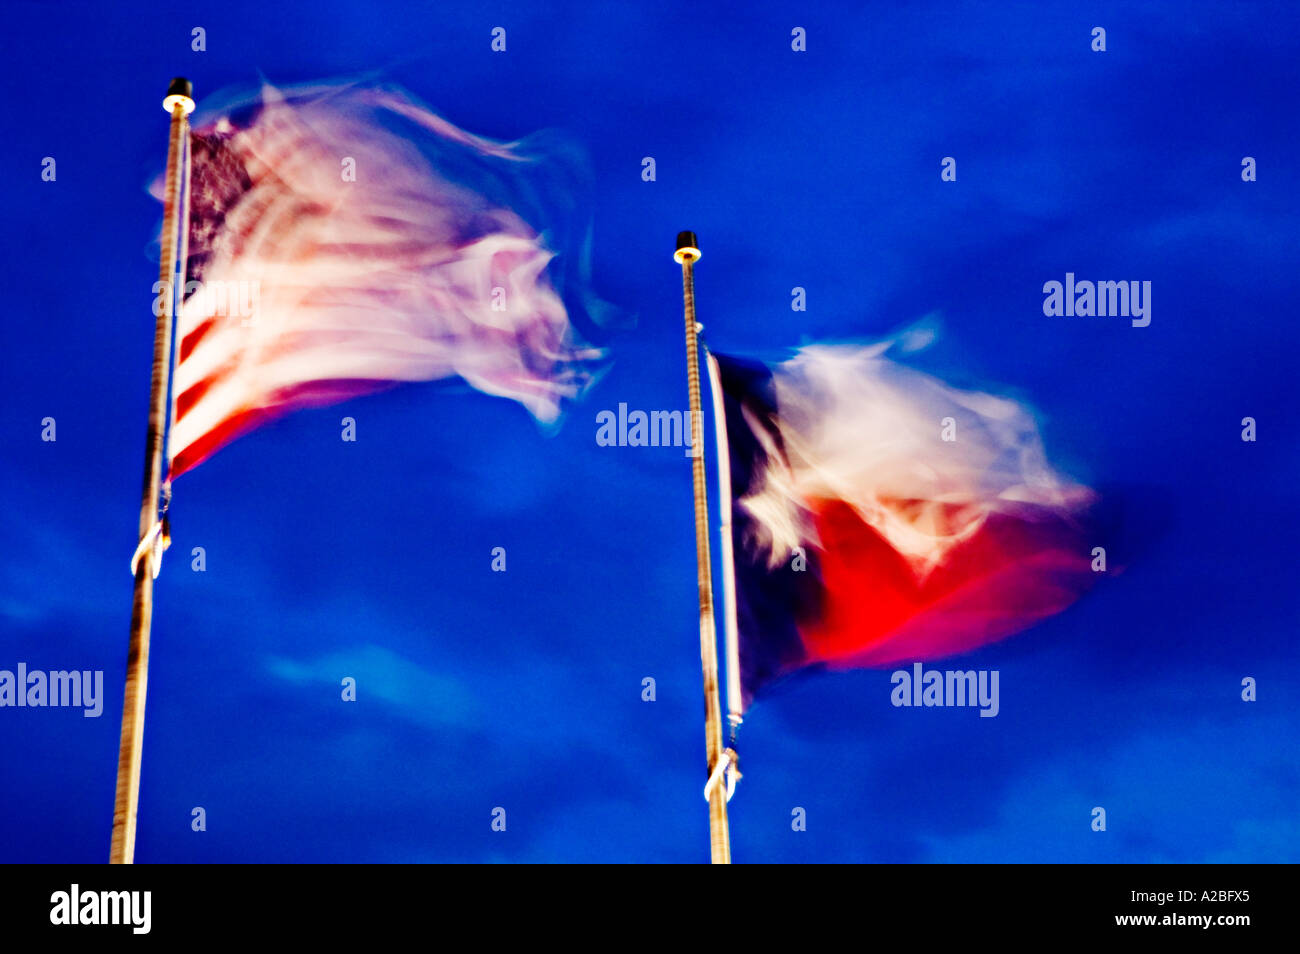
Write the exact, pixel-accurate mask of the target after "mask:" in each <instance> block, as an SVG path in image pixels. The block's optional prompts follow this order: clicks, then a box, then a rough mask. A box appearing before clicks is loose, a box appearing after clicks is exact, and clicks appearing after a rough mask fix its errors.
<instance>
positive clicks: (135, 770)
mask: <svg viewBox="0 0 1300 954" xmlns="http://www.w3.org/2000/svg"><path fill="white" fill-rule="evenodd" d="M193 95H194V93H193V89H192V87H191V86H190V82H189V80H186V79H181V78H179V77H178V78H176V79H173V80H172V82H171V85H170V86H169V87H168V89H167V96H166V98H164V99H163V109H165V110H167V111H168V112H169V113H170V114H171V133H170V138H169V141H168V146H167V177H166V192H165V194H164V196H163V230H162V250H161V252H162V254H161V260H160V261H159V263H158V280H159V281H160V282H162V283H163V293H164V296H165V297H164V298H163V307H162V308H161V309H159V314H158V316H157V317H158V320H157V323H156V324H155V326H154V338H153V376H152V378H151V380H150V390H149V428H148V432H147V436H146V439H145V454H144V487H143V490H142V492H141V496H140V526H139V530H140V533H139V539H140V548H139V549H137V551H136V560H135V567H134V569H135V595H134V598H133V600H132V604H131V643H130V648H129V650H128V651H127V656H126V688H125V690H124V692H123V699H122V738H121V743H120V745H119V748H118V754H117V793H116V796H115V799H114V802H113V844H112V848H111V849H110V852H109V862H110V863H111V864H131V863H132V861H133V860H134V858H135V828H136V808H137V805H138V803H139V799H140V758H141V754H142V752H143V746H144V701H145V690H146V687H147V683H148V678H149V624H150V622H151V621H152V619H153V580H154V576H155V570H156V565H155V563H156V559H157V557H156V555H155V554H156V553H157V550H158V545H157V544H155V543H151V542H149V541H151V540H153V539H154V537H155V534H156V533H157V532H158V528H157V526H156V525H157V522H158V491H159V484H160V482H161V479H162V451H163V431H164V422H165V421H166V417H167V414H166V412H167V408H166V404H167V379H168V377H169V374H170V370H171V369H170V361H171V336H172V309H173V301H174V300H175V292H176V288H175V278H176V241H177V227H176V222H177V216H178V214H179V212H180V204H181V203H180V194H181V186H182V184H183V180H184V178H186V177H187V176H188V169H182V168H181V166H182V158H184V159H185V160H186V162H185V163H184V164H185V165H188V156H189V152H188V149H187V148H186V146H187V143H186V141H185V140H186V136H187V133H188V131H189V120H188V118H187V117H188V116H189V114H190V113H191V112H193V110H194V99H193Z"/></svg>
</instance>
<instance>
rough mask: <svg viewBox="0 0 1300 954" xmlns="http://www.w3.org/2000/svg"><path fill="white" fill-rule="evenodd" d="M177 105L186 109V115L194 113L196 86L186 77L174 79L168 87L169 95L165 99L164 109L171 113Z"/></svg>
mask: <svg viewBox="0 0 1300 954" xmlns="http://www.w3.org/2000/svg"><path fill="white" fill-rule="evenodd" d="M177 103H180V104H181V105H182V106H184V107H185V115H187V116H188V115H189V114H190V113H192V112H194V84H193V83H191V82H190V81H189V80H187V79H186V78H185V77H184V76H177V77H174V78H173V79H172V81H171V84H170V85H169V86H168V87H167V95H166V96H165V97H163V109H165V110H167V112H169V113H170V112H171V111H172V110H173V109H175V107H176V104H177Z"/></svg>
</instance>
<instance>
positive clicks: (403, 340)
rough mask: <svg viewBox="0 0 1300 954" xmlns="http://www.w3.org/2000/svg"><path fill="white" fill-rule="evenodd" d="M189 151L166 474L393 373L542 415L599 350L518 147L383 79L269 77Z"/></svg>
mask: <svg viewBox="0 0 1300 954" xmlns="http://www.w3.org/2000/svg"><path fill="white" fill-rule="evenodd" d="M190 155H191V173H190V180H189V194H190V206H189V207H190V222H189V234H188V257H187V261H186V284H185V289H184V292H183V304H182V307H181V309H180V313H179V315H178V317H177V325H176V335H177V355H176V368H175V372H174V378H173V388H172V393H173V411H172V413H173V422H172V427H171V430H170V434H169V438H168V459H169V469H170V476H172V477H175V476H178V475H179V474H181V473H184V472H185V471H186V470H189V469H190V468H192V467H194V466H195V465H197V464H199V463H200V462H202V461H203V460H205V459H206V458H207V457H209V456H210V455H211V454H213V453H214V452H215V451H216V450H218V449H219V448H220V447H222V446H223V445H225V444H226V443H228V442H229V441H231V440H233V439H234V438H235V437H237V436H239V435H240V434H242V433H245V432H247V431H249V430H251V429H253V428H255V427H257V426H258V425H259V424H261V423H263V422H265V421H267V420H269V419H271V418H273V417H277V416H280V415H282V414H285V413H287V412H289V411H292V410H294V409H296V408H299V407H304V406H312V405H321V404H327V403H332V402H335V401H339V400H342V399H344V398H347V397H351V396H354V395H358V394H363V393H366V392H370V391H374V390H377V389H380V388H385V387H388V386H391V385H392V384H394V383H396V382H402V381H431V380H435V379H440V378H449V377H455V376H458V377H460V378H462V379H463V380H464V381H466V382H467V383H468V384H470V385H471V386H473V387H475V388H477V389H479V390H480V391H484V392H486V393H489V394H493V395H500V396H502V397H507V398H512V399H514V400H516V401H518V402H520V403H521V404H522V405H524V407H526V408H527V409H528V410H529V411H530V412H531V413H532V414H533V415H534V416H535V417H536V418H537V419H538V420H540V421H544V422H549V421H552V420H554V419H555V418H556V417H557V416H558V414H559V412H560V405H561V401H562V399H564V398H566V397H573V396H575V395H576V394H577V393H578V392H579V391H580V389H581V387H582V386H583V384H584V382H585V380H586V379H587V377H588V374H587V371H588V368H589V364H590V362H591V361H592V360H593V359H595V358H597V357H598V352H597V351H596V350H594V349H592V348H589V347H586V346H584V345H583V344H582V343H581V342H580V340H579V336H578V335H577V333H576V332H575V330H574V327H573V324H572V322H571V321H570V318H569V315H568V313H567V311H566V307H565V302H564V300H563V299H562V297H561V295H560V294H559V293H558V292H557V290H556V288H555V287H554V286H553V285H552V283H551V281H550V279H549V278H548V273H549V271H550V268H549V266H550V263H551V260H552V258H553V256H554V254H555V252H554V251H553V250H551V249H550V248H548V247H547V244H546V243H545V241H544V240H543V233H539V231H538V230H537V229H536V228H534V227H533V225H530V224H529V223H527V222H525V221H524V219H523V218H522V217H521V216H520V215H519V214H518V213H517V212H516V211H512V208H511V207H510V205H509V195H508V193H509V189H506V188H503V184H509V183H510V182H512V181H514V179H515V178H516V177H518V176H527V175H529V174H531V173H532V172H535V171H536V169H535V166H536V165H537V164H538V159H537V158H536V156H535V155H534V154H533V153H531V152H529V151H528V150H526V149H524V148H520V147H519V144H513V145H505V144H501V143H497V142H493V141H490V140H486V139H480V138H478V137H474V136H471V135H469V134H468V133H465V132H463V131H462V130H460V129H457V128H456V127H455V126H453V125H451V124H450V123H448V122H446V121H445V120H443V119H441V118H440V117H438V116H436V115H435V114H433V113H431V112H429V111H428V110H427V109H424V108H423V107H421V106H419V105H417V104H415V103H414V102H412V101H411V100H409V99H408V98H406V97H404V96H402V95H400V94H398V93H396V92H395V91H391V90H384V89H374V88H360V87H342V88H340V87H330V88H323V87H316V88H313V89H310V90H305V91H298V92H281V91H279V90H276V89H274V88H272V87H265V88H264V89H263V90H262V93H261V95H260V98H259V101H258V102H257V103H256V104H255V107H254V109H253V110H252V112H251V115H250V118H249V119H248V120H245V121H237V120H234V119H232V117H231V116H230V115H221V116H219V117H216V118H214V119H212V120H209V121H207V122H205V123H203V124H202V125H199V126H197V127H196V129H195V130H194V132H193V133H192V134H191V138H190ZM537 191H539V190H533V191H532V192H531V193H530V192H527V191H525V192H523V193H521V195H523V196H524V199H523V200H522V201H523V202H525V204H526V203H527V202H528V197H529V196H530V195H534V196H535V195H536V193H537ZM489 194H492V197H489ZM502 196H504V197H505V201H502V198H501V197H502ZM542 225H545V223H542Z"/></svg>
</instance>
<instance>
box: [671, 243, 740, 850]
mask: <svg viewBox="0 0 1300 954" xmlns="http://www.w3.org/2000/svg"><path fill="white" fill-rule="evenodd" d="M673 258H674V259H675V260H676V261H677V262H678V263H679V264H680V265H681V266H682V297H683V299H684V301H685V311H686V380H687V385H688V387H689V389H690V398H691V451H692V453H691V476H692V479H693V482H694V487H695V557H696V566H697V570H698V574H697V581H698V583H699V591H700V664H701V668H702V669H703V672H704V743H705V752H706V754H707V756H708V766H709V781H710V784H709V785H708V786H707V787H706V791H707V795H708V799H709V845H710V853H711V856H712V860H713V863H714V864H715V865H719V864H721V865H729V864H731V837H730V832H729V831H728V828H727V796H726V791H725V786H724V785H721V784H716V783H717V782H718V778H717V774H716V769H717V768H718V760H719V758H721V756H722V709H721V705H720V704H719V702H718V637H717V632H716V630H715V628H714V622H713V579H712V570H711V564H710V561H709V521H708V499H707V493H708V492H707V490H706V488H705V484H704V428H703V426H702V415H701V413H700V359H699V325H698V324H696V321H695V275H694V272H693V267H694V264H695V262H696V261H698V260H699V258H700V249H699V246H698V245H697V243H696V240H695V233H694V232H681V233H678V235H677V251H676V252H674V253H673Z"/></svg>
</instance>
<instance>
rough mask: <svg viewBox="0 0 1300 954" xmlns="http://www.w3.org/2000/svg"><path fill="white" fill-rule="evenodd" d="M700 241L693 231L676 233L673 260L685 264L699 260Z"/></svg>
mask: <svg viewBox="0 0 1300 954" xmlns="http://www.w3.org/2000/svg"><path fill="white" fill-rule="evenodd" d="M699 258H700V243H699V240H698V239H696V237H695V233H694V232H678V233H677V251H675V252H673V261H675V262H677V263H678V264H681V265H685V264H687V263H688V262H696V261H699Z"/></svg>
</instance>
